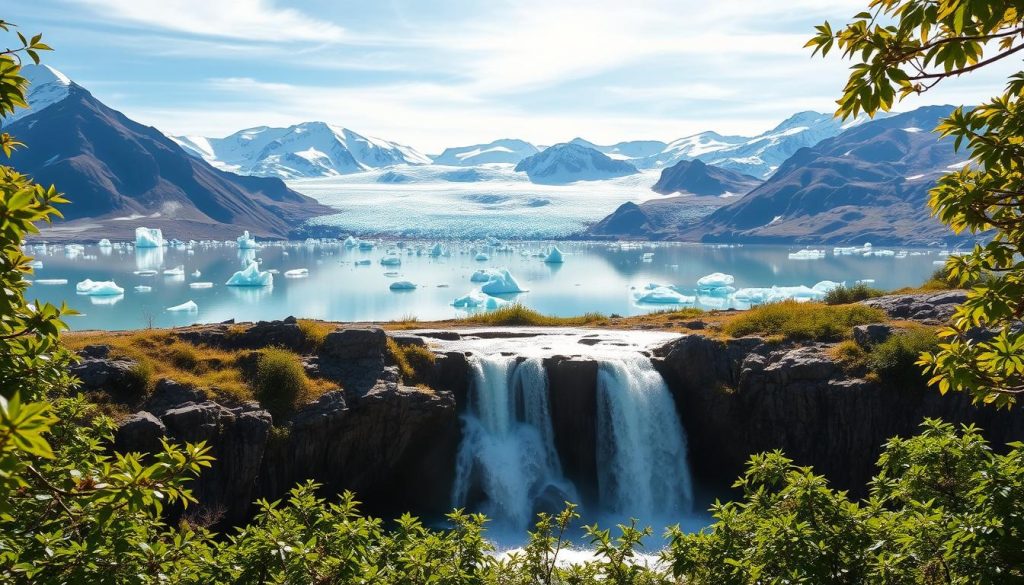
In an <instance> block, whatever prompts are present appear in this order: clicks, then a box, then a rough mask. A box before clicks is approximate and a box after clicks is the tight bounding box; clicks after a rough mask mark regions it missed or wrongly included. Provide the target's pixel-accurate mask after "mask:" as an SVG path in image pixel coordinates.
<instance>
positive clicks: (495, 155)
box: [433, 138, 540, 167]
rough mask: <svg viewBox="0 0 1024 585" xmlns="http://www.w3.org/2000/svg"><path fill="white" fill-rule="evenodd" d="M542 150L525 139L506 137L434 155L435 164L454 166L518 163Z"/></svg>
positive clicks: (450, 149)
mask: <svg viewBox="0 0 1024 585" xmlns="http://www.w3.org/2000/svg"><path fill="white" fill-rule="evenodd" d="M538 152H540V149H538V148H537V147H536V146H534V145H532V144H530V143H529V142H526V141H524V140H516V139H512V138H504V139H501V140H495V141H494V142H488V143H487V144H473V145H471V146H456V147H453V148H446V149H444V152H442V153H441V154H439V155H437V156H435V157H433V162H434V164H437V165H447V166H453V167H465V166H475V165H482V164H495V163H501V164H512V165H514V164H518V163H519V161H521V160H523V159H524V158H526V157H528V156H530V155H533V154H537V153H538Z"/></svg>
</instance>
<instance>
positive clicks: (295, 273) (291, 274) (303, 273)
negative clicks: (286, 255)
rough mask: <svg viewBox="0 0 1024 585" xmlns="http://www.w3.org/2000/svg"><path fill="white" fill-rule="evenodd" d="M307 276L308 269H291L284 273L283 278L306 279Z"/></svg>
mask: <svg viewBox="0 0 1024 585" xmlns="http://www.w3.org/2000/svg"><path fill="white" fill-rule="evenodd" d="M307 276H309V269H308V268H292V269H291V270H285V271H284V277H285V278H306V277H307Z"/></svg>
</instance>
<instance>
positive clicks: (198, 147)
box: [174, 122, 431, 179]
mask: <svg viewBox="0 0 1024 585" xmlns="http://www.w3.org/2000/svg"><path fill="white" fill-rule="evenodd" d="M174 140H175V141H176V142H177V143H178V144H180V145H181V147H182V148H184V149H185V150H186V151H187V152H188V153H189V154H192V155H193V156H196V157H199V158H202V159H203V160H205V161H207V162H209V163H210V164H212V165H214V166H216V167H218V168H220V169H223V170H227V171H232V172H237V173H241V174H245V175H255V176H260V177H279V178H282V179H298V178H303V177H327V176H336V175H345V174H349V173H357V172H360V171H366V170H369V169H376V168H381V167H388V166H392V165H399V164H412V165H421V164H430V162H431V161H430V159H429V158H428V157H426V156H425V155H423V154H421V153H420V152H418V151H416V149H414V148H412V147H409V146H403V145H401V144H396V143H394V142H389V141H387V140H381V139H378V138H370V137H368V136H363V135H361V134H357V133H356V132H353V131H351V130H349V129H347V128H341V127H338V126H334V125H332V124H327V123H325V122H303V123H301V124H296V125H294V126H289V127H288V128H271V127H267V126H258V127H256V128H247V129H245V130H240V131H238V132H235V133H234V134H232V135H230V136H227V137H225V138H206V137H201V136H177V137H174Z"/></svg>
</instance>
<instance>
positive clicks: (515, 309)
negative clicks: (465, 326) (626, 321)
mask: <svg viewBox="0 0 1024 585" xmlns="http://www.w3.org/2000/svg"><path fill="white" fill-rule="evenodd" d="M460 321H461V322H463V323H472V324H474V325H504V326H535V327H560V326H561V327H573V326H580V325H595V324H598V323H605V322H607V321H608V317H606V316H605V315H604V314H602V313H584V314H582V315H578V316H575V317H552V316H550V315H544V314H541V313H539V312H537V311H534V310H533V309H530V308H527V307H526V306H525V305H522V304H520V303H513V304H511V305H505V306H503V307H499V308H497V309H495V310H493V311H488V312H486V313H476V314H473V315H469V316H468V317H464V318H462V319H460Z"/></svg>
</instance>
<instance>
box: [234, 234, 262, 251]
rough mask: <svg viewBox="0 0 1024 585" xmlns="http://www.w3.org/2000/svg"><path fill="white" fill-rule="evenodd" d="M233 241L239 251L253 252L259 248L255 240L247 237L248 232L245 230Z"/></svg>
mask: <svg viewBox="0 0 1024 585" xmlns="http://www.w3.org/2000/svg"><path fill="white" fill-rule="evenodd" d="M235 241H236V242H238V249H239V250H255V249H256V248H259V247H260V245H259V244H257V243H256V238H254V237H252V236H250V235H249V230H245V232H243V233H242V235H240V236H238V239H236V240H235Z"/></svg>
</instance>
